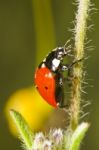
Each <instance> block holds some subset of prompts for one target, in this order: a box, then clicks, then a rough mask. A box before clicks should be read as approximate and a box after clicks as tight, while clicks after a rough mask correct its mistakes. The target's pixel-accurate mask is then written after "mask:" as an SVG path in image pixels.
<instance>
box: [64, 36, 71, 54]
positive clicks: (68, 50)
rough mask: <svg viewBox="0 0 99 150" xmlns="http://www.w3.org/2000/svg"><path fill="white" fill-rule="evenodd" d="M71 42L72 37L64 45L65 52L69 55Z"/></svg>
mask: <svg viewBox="0 0 99 150" xmlns="http://www.w3.org/2000/svg"><path fill="white" fill-rule="evenodd" d="M70 42H71V39H69V40H67V42H66V43H65V45H64V54H65V55H68V54H70V53H71V47H72V46H71V45H70V44H69V43H70Z"/></svg>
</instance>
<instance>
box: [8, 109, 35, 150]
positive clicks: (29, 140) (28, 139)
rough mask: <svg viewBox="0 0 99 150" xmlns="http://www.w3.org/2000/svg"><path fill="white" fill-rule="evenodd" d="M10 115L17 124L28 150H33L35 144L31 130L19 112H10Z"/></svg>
mask: <svg viewBox="0 0 99 150" xmlns="http://www.w3.org/2000/svg"><path fill="white" fill-rule="evenodd" d="M10 114H11V117H12V119H13V120H14V122H15V125H16V127H17V129H18V132H19V134H20V137H21V140H22V142H23V144H24V145H25V147H26V148H27V149H28V150H31V149H32V144H33V133H32V131H31V129H30V128H29V126H28V124H27V123H26V121H25V120H24V118H23V117H22V115H21V114H20V113H19V112H17V111H15V110H10Z"/></svg>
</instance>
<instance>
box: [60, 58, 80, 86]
mask: <svg viewBox="0 0 99 150" xmlns="http://www.w3.org/2000/svg"><path fill="white" fill-rule="evenodd" d="M80 61H82V59H79V60H76V61H74V62H72V63H71V64H66V65H63V64H61V65H60V70H61V71H62V72H64V71H68V75H67V78H65V79H66V80H67V81H68V85H69V86H71V81H72V80H73V75H72V67H73V65H75V64H77V63H78V62H80Z"/></svg>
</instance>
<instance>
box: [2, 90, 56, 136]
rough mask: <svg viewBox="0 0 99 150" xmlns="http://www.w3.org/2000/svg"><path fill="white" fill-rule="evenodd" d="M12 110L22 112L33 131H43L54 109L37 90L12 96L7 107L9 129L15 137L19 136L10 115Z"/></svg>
mask: <svg viewBox="0 0 99 150" xmlns="http://www.w3.org/2000/svg"><path fill="white" fill-rule="evenodd" d="M10 109H14V110H17V111H18V112H20V113H21V114H22V116H23V117H24V118H25V120H26V121H27V122H28V124H29V125H30V127H31V129H33V131H38V130H39V129H41V128H42V127H43V126H44V123H45V122H46V120H47V119H48V117H49V116H50V115H51V112H52V111H53V108H52V107H51V106H50V105H49V104H47V102H45V101H44V99H43V98H42V97H41V96H40V95H39V93H38V92H37V90H36V89H35V88H24V89H21V90H18V91H16V92H15V93H13V94H12V95H11V96H10V98H9V99H8V101H7V103H6V106H5V115H6V118H7V120H8V123H9V129H10V131H11V133H12V134H14V135H15V136H17V131H16V128H15V125H14V123H13V121H12V119H11V117H10V114H9V110H10Z"/></svg>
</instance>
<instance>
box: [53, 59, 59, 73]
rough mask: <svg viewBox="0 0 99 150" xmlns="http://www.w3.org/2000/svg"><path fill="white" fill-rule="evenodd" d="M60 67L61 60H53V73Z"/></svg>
mask: <svg viewBox="0 0 99 150" xmlns="http://www.w3.org/2000/svg"><path fill="white" fill-rule="evenodd" d="M59 65H60V60H59V59H57V58H54V59H53V60H52V70H53V71H56V70H57V68H58V67H59Z"/></svg>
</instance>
